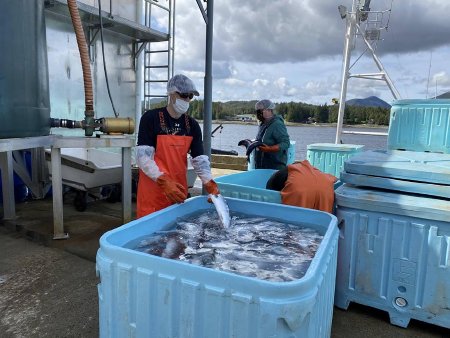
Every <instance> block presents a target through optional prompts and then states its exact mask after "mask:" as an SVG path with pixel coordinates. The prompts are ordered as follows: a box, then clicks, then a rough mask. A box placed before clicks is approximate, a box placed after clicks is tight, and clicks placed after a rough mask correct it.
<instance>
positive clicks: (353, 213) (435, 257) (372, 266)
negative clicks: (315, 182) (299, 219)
mask: <svg viewBox="0 0 450 338" xmlns="http://www.w3.org/2000/svg"><path fill="white" fill-rule="evenodd" d="M336 203H337V217H338V220H339V222H340V223H339V224H341V226H340V236H339V251H338V269H337V277H336V298H335V305H336V306H338V307H340V308H342V309H347V307H348V306H349V303H350V302H355V303H359V304H364V305H367V306H371V307H374V308H377V309H381V310H384V311H387V312H388V313H389V317H390V321H391V323H392V324H395V325H398V326H401V327H407V326H408V323H409V321H410V319H417V320H420V321H423V322H428V323H432V324H435V325H439V326H442V327H446V328H450V297H449V296H448V295H450V260H449V243H450V223H449V220H450V209H449V208H448V203H449V202H448V201H447V200H442V199H436V198H429V197H421V196H417V195H407V194H401V193H395V192H386V191H384V190H375V189H371V190H369V189H360V188H356V187H353V186H349V185H347V184H344V185H342V186H341V187H339V188H338V189H337V190H336Z"/></svg>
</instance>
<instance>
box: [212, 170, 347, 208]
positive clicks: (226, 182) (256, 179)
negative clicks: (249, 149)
mask: <svg viewBox="0 0 450 338" xmlns="http://www.w3.org/2000/svg"><path fill="white" fill-rule="evenodd" d="M276 171H277V170H273V169H255V170H251V171H244V172H242V173H237V174H230V175H224V176H220V177H217V178H215V179H214V181H216V183H217V185H218V186H219V189H220V193H221V194H222V195H223V196H225V197H232V198H240V199H244V200H251V201H261V202H269V203H279V204H281V194H280V192H279V191H275V190H269V189H266V184H267V181H268V180H269V178H270V176H272V174H273V173H274V172H276ZM341 184H342V183H341V181H336V183H335V184H334V189H337V187H339V186H340V185H341Z"/></svg>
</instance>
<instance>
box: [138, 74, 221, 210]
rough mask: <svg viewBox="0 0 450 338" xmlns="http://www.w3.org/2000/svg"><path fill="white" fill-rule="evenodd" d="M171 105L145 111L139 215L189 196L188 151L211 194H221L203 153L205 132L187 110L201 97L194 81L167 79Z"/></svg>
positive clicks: (140, 145)
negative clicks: (193, 99) (192, 102)
mask: <svg viewBox="0 0 450 338" xmlns="http://www.w3.org/2000/svg"><path fill="white" fill-rule="evenodd" d="M167 94H168V104H167V107H165V108H157V109H153V110H149V111H147V112H145V113H144V114H143V115H142V117H141V120H140V124H139V133H138V142H137V146H136V164H137V165H138V167H139V182H138V188H137V210H136V216H137V217H138V218H140V217H142V216H145V215H148V214H150V213H152V212H155V211H158V210H161V209H163V208H166V207H168V206H170V205H172V204H175V203H182V202H184V200H185V199H186V198H187V194H188V187H187V178H186V174H187V154H188V153H189V152H190V154H191V157H192V161H191V162H192V166H193V167H194V171H195V173H196V174H197V175H198V177H199V178H200V180H201V181H202V183H203V185H204V187H205V189H206V191H207V192H208V194H213V195H218V194H220V191H219V188H218V186H217V184H216V182H214V180H213V178H212V174H211V165H210V162H209V158H208V156H206V155H204V151H203V140H202V131H201V129H200V126H199V124H198V122H197V121H196V120H195V119H193V118H192V117H190V116H189V115H188V114H187V113H186V112H187V110H188V108H189V102H190V100H192V98H193V97H194V95H195V96H199V93H198V91H197V89H196V88H195V85H194V82H193V81H192V80H191V79H189V78H188V77H187V76H185V75H181V74H179V75H175V76H173V77H172V78H171V79H170V80H169V81H168V82H167Z"/></svg>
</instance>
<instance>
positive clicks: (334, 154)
mask: <svg viewBox="0 0 450 338" xmlns="http://www.w3.org/2000/svg"><path fill="white" fill-rule="evenodd" d="M363 148H364V146H363V145H355V144H334V143H314V144H310V145H308V146H307V150H306V159H307V160H308V161H309V163H311V165H313V166H314V167H316V168H317V169H319V170H320V171H322V172H324V173H327V174H331V175H334V176H336V177H337V178H339V176H340V173H341V171H342V170H343V169H344V162H345V161H346V160H347V159H349V158H350V157H352V156H353V155H355V154H357V153H358V152H360V151H362V149H363Z"/></svg>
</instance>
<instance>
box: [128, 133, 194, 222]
mask: <svg viewBox="0 0 450 338" xmlns="http://www.w3.org/2000/svg"><path fill="white" fill-rule="evenodd" d="M156 142H157V146H156V151H155V162H156V164H157V165H158V168H159V170H160V171H161V172H163V173H165V174H166V175H168V176H169V177H170V178H171V179H172V180H174V181H175V182H178V183H180V184H181V185H183V187H184V192H185V193H186V196H187V193H188V187H187V178H186V172H187V153H188V151H189V148H190V147H191V143H192V136H175V135H158V136H157V141H156ZM170 205H172V202H170V201H169V200H168V199H167V197H166V195H165V194H164V192H163V191H162V189H161V188H160V187H159V186H158V184H156V182H155V181H153V180H152V179H151V178H150V177H148V176H147V175H146V174H145V173H144V172H143V171H142V170H140V169H139V183H138V190H137V210H136V217H137V218H140V217H142V216H145V215H148V214H150V213H152V212H155V211H158V210H161V209H164V208H166V207H168V206H170Z"/></svg>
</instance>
